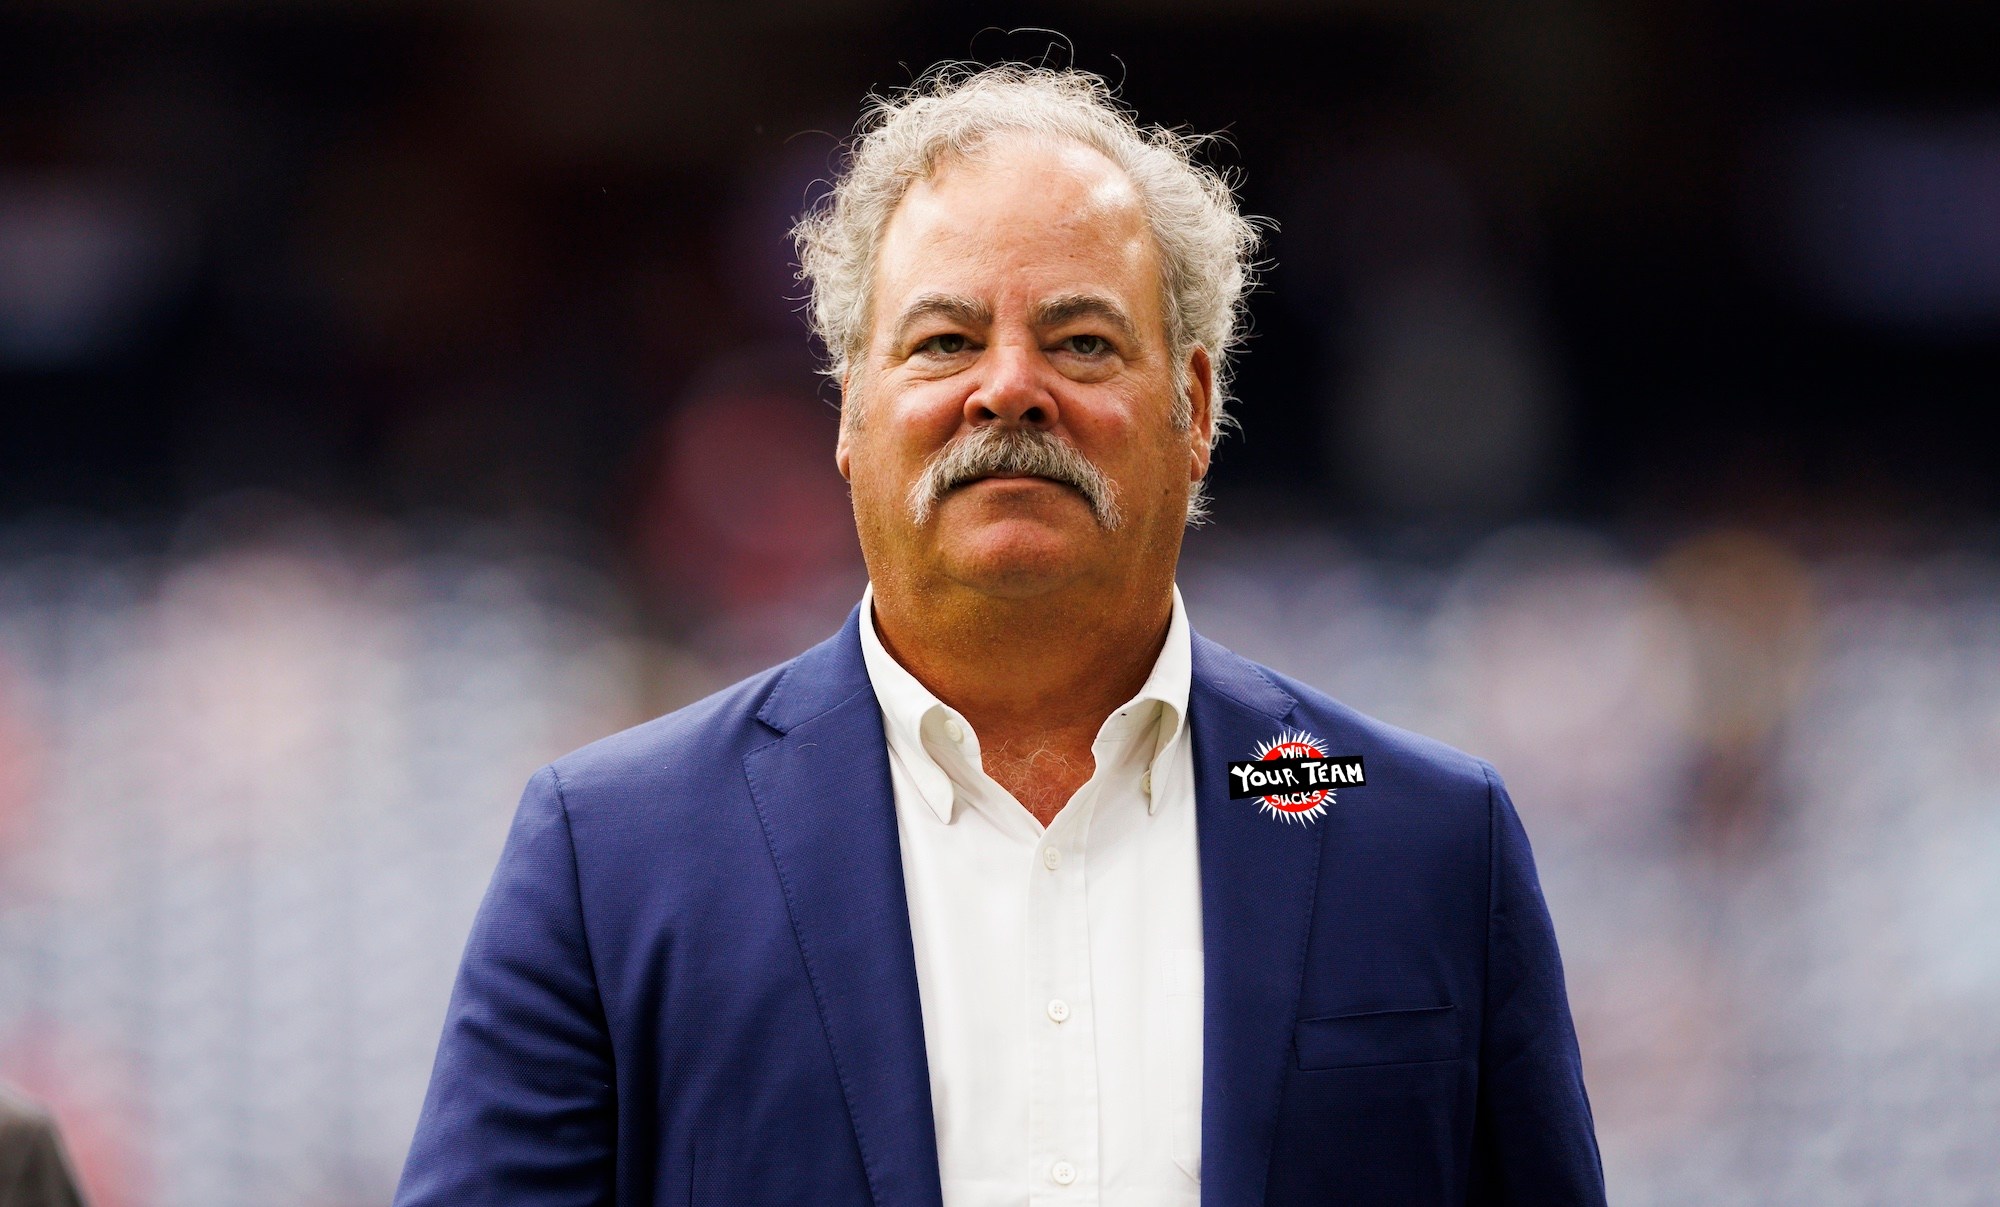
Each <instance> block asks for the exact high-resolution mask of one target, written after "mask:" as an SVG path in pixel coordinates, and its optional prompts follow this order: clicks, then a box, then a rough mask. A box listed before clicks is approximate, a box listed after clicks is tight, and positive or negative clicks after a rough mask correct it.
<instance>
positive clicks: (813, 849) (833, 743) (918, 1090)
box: [743, 608, 943, 1207]
mask: <svg viewBox="0 0 2000 1207" xmlns="http://www.w3.org/2000/svg"><path fill="white" fill-rule="evenodd" d="M859 618H860V609H858V608H857V609H855V611H854V612H852V613H850V614H849V615H848V618H847V624H846V625H845V626H844V627H843V628H842V629H841V631H840V633H839V634H837V635H836V636H835V637H833V638H832V639H831V640H829V641H827V642H825V643H823V644H821V645H819V646H816V647H814V648H813V649H811V650H809V651H807V652H806V653H805V654H803V655H801V656H800V657H799V659H798V660H797V661H796V662H794V663H793V664H792V666H791V667H790V668H789V669H788V670H787V671H786V672H785V673H784V674H783V675H782V676H781V677H780V678H779V680H778V682H777V684H776V686H775V687H773V688H772V691H771V694H770V696H769V697H767V698H766V699H765V701H764V706H763V707H762V708H761V709H760V710H759V711H758V714H757V718H758V720H760V721H762V722H764V723H765V724H766V725H768V726H770V727H771V728H772V729H775V730H777V731H778V732H779V733H780V734H781V735H782V736H780V737H779V738H778V739H777V740H776V741H774V742H771V743H770V744H768V745H765V746H761V747H759V748H757V749H755V750H753V751H751V752H750V753H749V754H748V755H746V756H744V760H743V766H744V771H745V773H746V774H747V775H748V776H749V781H750V791H751V795H752V796H753V797H754V798H755V801H756V805H757V816H758V820H759V821H760V822H761V823H762V824H763V827H764V838H765V841H766V842H767V843H768V844H769V845H770V848H771V859H772V861H773V862H774V863H776V865H777V868H778V877H779V880H780V882H781V883H782V884H783V886H784V893H785V907H786V909H787V910H788V911H789V913H790V915H791V921H792V929H793V932H794V933H795V935H796V936H797V938H798V944H799V952H800V954H801V955H802V956H803V957H804V959H805V966H806V974H807V976H808V977H809V978H810V979H811V981H812V989H813V996H814V998H815V1000H816V1002H817V1004H818V1006H819V1015H820V1021H821V1023H822V1024H823V1025H824V1026H825V1028H826V1038H827V1044H828V1046H829V1047H830V1048H831V1049H832V1052H833V1061H834V1067H835V1070H836V1072H837V1073H838V1074H839V1077H840V1086H841V1090H842V1092H843V1093H844V1094H845V1095H846V1098H847V1110H848V1114H849V1115H850V1116H851V1118H852V1121H853V1124H854V1137H855V1140H856V1142H857V1143H858V1144H859V1146H860V1149H861V1159H862V1165H863V1167H864V1168H865V1169H866V1171H867V1174H868V1185H869V1189H870V1190H871V1191H872V1192H873V1195H874V1198H875V1202H876V1204H877V1205H878V1207H903V1205H905V1204H912V1205H919V1207H923V1205H929V1207H938V1205H940V1204H941V1203H942V1201H943V1194H942V1191H941V1189H940V1185H939V1175H938V1159H937V1132H936V1122H935V1119H934V1117H933V1115H932V1112H931V1085H930V1069H929V1065H928V1063H927V1062H926V1060H925V1057H924V1027H923V1010H922V1004H921V1002H920V1000H919V998H918V995H917V966H916V956H915V949H914V945H913V943H912V941H911V938H910V912H909V904H908V899H907V898H906V897H905V896H904V891H903V863H902V848H901V844H900V842H899V841H898V839H897V836H896V810H895V798H894V796H893V795H892V791H893V790H892V789H891V787H890V782H889V760H888V753H887V744H886V742H885V740H884V738H883V733H882V711H881V708H880V706H879V705H878V704H877V703H876V700H875V693H874V690H873V689H872V687H871V686H870V684H869V681H868V672H867V668H866V666H865V665H864V664H863V662H862V659H861V643H860V636H859V632H860V630H859V628H858V625H859V623H860V619H859Z"/></svg>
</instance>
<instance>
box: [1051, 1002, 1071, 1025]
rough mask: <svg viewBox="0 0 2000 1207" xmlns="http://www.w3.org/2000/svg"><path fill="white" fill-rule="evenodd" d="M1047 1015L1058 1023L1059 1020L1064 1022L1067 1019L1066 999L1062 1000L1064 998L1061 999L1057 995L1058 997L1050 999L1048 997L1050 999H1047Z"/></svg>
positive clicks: (1067, 1004) (1067, 1006)
mask: <svg viewBox="0 0 2000 1207" xmlns="http://www.w3.org/2000/svg"><path fill="white" fill-rule="evenodd" d="M1049 1017H1050V1018H1052V1019H1054V1020H1056V1021H1057V1022H1059V1023H1060V1022H1066V1021H1068V1019H1069V1003H1068V1002H1066V1001H1064V1000H1062V999H1061V998H1059V997H1058V998H1052V999H1050V1001H1049Z"/></svg>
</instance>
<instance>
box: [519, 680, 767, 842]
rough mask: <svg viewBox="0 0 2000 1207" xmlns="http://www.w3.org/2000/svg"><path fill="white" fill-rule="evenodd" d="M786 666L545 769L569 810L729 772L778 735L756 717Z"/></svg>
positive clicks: (600, 741) (604, 740)
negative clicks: (742, 759) (609, 798)
mask: <svg viewBox="0 0 2000 1207" xmlns="http://www.w3.org/2000/svg"><path fill="white" fill-rule="evenodd" d="M795 661H796V660H795ZM792 666H793V663H791V662H787V663H783V664H781V665H778V666H774V667H771V668H769V669H767V670H764V671H761V672H759V673H757V674H755V675H752V676H750V677H749V678H747V679H744V680H742V681H740V682H738V683H734V684H732V685H730V686H729V687H725V688H723V689H722V690H721V691H718V692H715V693H713V694H711V695H709V696H707V697H704V698H703V699H700V700H697V701H695V702H694V703H692V704H689V705H686V706H684V707H682V708H678V709H676V710H674V711H673V712H670V713H667V714H666V715H664V716H659V717H655V718H653V719H652V720H650V721H644V722H641V723H640V724H638V725H634V726H633V727H631V728H630V729H626V730H621V731H620V732H618V733H614V734H611V735H609V736H608V737H603V738H599V739H598V740H597V741H595V742H591V743H590V744H588V745H586V746H582V747H579V748H578V749H576V750H572V751H570V752H569V753H568V754H565V755H563V756H562V757H560V758H557V759H555V760H553V761H552V762H551V763H550V764H549V765H548V769H547V770H548V772H549V773H550V774H551V775H552V776H553V778H554V781H555V784H556V786H557V789H558V790H559V791H560V792H561V793H562V796H563V800H564V803H565V804H566V805H567V806H568V807H569V808H570V809H571V811H572V812H574V811H575V810H576V809H577V808H579V807H587V806H588V805H589V804H590V803H591V802H592V801H594V800H601V799H603V798H605V797H607V796H610V797H623V796H627V795H629V794H632V793H635V792H638V793H643V794H646V795H648V796H653V795H655V792H654V790H657V789H659V788H662V787H666V786H670V785H675V784H678V783H685V782H686V781H689V780H699V779H702V778H704V777H705V776H709V775H712V774H714V772H715V771H717V770H718V769H727V770H733V769H736V768H738V767H739V766H740V760H741V758H742V756H743V754H744V753H745V752H747V751H748V750H750V749H751V748H752V747H754V746H757V745H761V744H762V743H764V742H768V741H770V740H771V739H772V738H774V737H775V736H777V735H776V734H775V733H774V732H773V731H772V730H771V729H770V728H768V727H767V726H765V725H764V724H763V723H762V722H761V721H759V720H758V719H757V713H758V710H759V709H760V708H761V707H762V705H763V702H764V701H765V700H766V699H767V698H768V697H769V696H770V695H771V692H772V690H773V689H774V688H775V687H776V685H777V683H778V681H779V680H780V679H781V678H782V677H783V676H784V675H785V673H786V672H787V671H788V670H789V669H791V667H792Z"/></svg>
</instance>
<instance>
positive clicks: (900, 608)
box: [874, 581, 1173, 825]
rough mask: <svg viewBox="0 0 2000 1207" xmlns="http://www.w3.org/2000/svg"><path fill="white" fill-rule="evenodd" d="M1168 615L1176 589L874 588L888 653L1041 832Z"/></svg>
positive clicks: (1085, 775) (1144, 673)
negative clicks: (1063, 594)
mask: <svg viewBox="0 0 2000 1207" xmlns="http://www.w3.org/2000/svg"><path fill="white" fill-rule="evenodd" d="M1172 618H1173V589H1172V584H1171V581H1169V582H1168V583H1167V584H1166V586H1165V589H1164V590H1154V591H1149V592H1146V593H1145V594H1144V595H1142V596H1141V597H1140V598H1137V599H1126V600H1120V601H1118V605H1117V606H1115V607H1106V606H1105V601H1104V599H1103V598H1102V597H1101V596H1100V597H1098V598H1096V599H1094V600H1089V599H1086V600H1081V601H1077V602H1075V603H1071V602H1068V601H1065V600H1062V599H1048V598H1038V599H1030V600H1008V599H992V598H990V597H984V596H976V597H967V596H963V595H959V594H958V593H945V595H944V597H943V598H935V597H930V598H906V597H903V596H902V595H901V594H900V593H898V592H896V591H895V590H893V588H892V589H891V590H890V591H887V592H885V591H883V590H882V585H881V584H878V585H877V588H876V592H875V617H874V621H875V630H876V632H877V634H879V635H880V636H881V638H882V644H883V646H884V648H886V649H887V650H888V651H889V653H890V655H891V656H892V657H894V658H895V659H896V661H897V662H899V663H901V664H902V666H903V667H904V668H905V669H906V670H908V671H909V672H910V673H911V674H912V675H914V676H915V677H916V679H917V681H918V682H920V683H922V684H923V685H924V686H925V687H927V688H929V689H930V691H931V693H932V694H933V695H935V696H936V697H937V698H938V699H940V700H942V701H944V702H945V703H946V704H948V705H950V706H951V707H953V708H955V709H957V710H958V712H959V713H960V714H961V715H962V716H964V717H965V719H966V720H967V721H968V722H970V723H971V725H972V728H973V732H975V733H977V734H978V735H979V745H980V753H981V762H982V763H983V764H984V766H985V768H986V773H987V774H988V775H990V776H992V777H993V778H994V779H995V780H996V781H998V782H999V783H1000V785H1001V786H1002V787H1004V788H1006V789H1007V790H1008V791H1010V792H1012V793H1013V794H1014V796H1015V798H1016V799H1017V800H1019V801H1020V802H1021V803H1022V804H1023V805H1024V806H1026V807H1027V809H1028V810H1029V812H1031V813H1033V814H1034V815H1035V817H1036V819H1037V820H1039V821H1041V822H1042V824H1044V825H1047V824H1048V822H1049V820H1050V819H1051V818H1053V817H1054V816H1055V814H1056V813H1057V812H1058V811H1059V810H1061V808H1062V806H1063V805H1064V803H1066V802H1067V801H1068V800H1069V798H1070V796H1071V795H1073V794H1074V793H1075V792H1076V790H1077V789H1078V788H1080V787H1082V786H1083V784H1084V783H1085V782H1086V781H1087V780H1088V779H1089V778H1090V775H1091V772H1092V770H1093V769H1094V761H1093V758H1092V755H1091V745H1092V743H1093V742H1094V741H1095V740H1096V738H1097V733H1098V730H1099V729H1100V728H1101V727H1102V726H1103V724H1104V720H1105V718H1106V717H1108V716H1110V715H1111V712H1112V710H1114V709H1116V708H1117V707H1118V706H1119V705H1121V704H1124V703H1125V702H1126V701H1128V700H1130V699H1131V698H1132V697H1133V696H1135V695H1137V694H1138V691H1139V689H1140V688H1141V687H1143V686H1144V685H1145V682H1146V679H1147V677H1148V676H1149V675H1150V674H1151V673H1152V670H1153V665H1154V663H1155V662H1157V661H1158V659H1159V656H1160V648H1161V645H1162V643H1163V642H1164V641H1165V640H1166V635H1167V627H1168V625H1169V623H1170V622H1171V620H1172Z"/></svg>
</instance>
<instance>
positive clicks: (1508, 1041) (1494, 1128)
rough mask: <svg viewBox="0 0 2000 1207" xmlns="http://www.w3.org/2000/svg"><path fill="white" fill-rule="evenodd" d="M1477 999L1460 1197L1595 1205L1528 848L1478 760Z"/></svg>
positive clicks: (1586, 1111) (1575, 1077) (1563, 1001)
mask: <svg viewBox="0 0 2000 1207" xmlns="http://www.w3.org/2000/svg"><path fill="white" fill-rule="evenodd" d="M1486 776H1487V792H1488V802H1489V806H1488V808H1489V823H1488V824H1489V825H1490V827H1491V840H1490V844H1489V852H1490V853H1489V856H1488V857H1489V859H1490V860H1491V867H1490V871H1489V876H1490V888H1489V894H1490V896H1489V900H1488V903H1487V931H1486V1001H1485V1011H1484V1019H1485V1023H1484V1031H1483V1034H1482V1036H1481V1042H1480V1057H1479V1107H1478V1116H1477V1118H1476V1120H1475V1121H1474V1123H1473V1170H1472V1184H1471V1194H1470V1196H1469V1198H1470V1201H1471V1202H1472V1203H1475V1204H1507V1205H1509V1207H1512V1205H1516V1204H1522V1205H1525V1204H1534V1205H1535V1207H1558V1205H1563V1207H1567V1205H1569V1204H1593V1205H1595V1204H1602V1203H1603V1202H1604V1201H1605V1200H1604V1169H1603V1165H1602V1162H1601V1160H1600V1158H1599V1156H1598V1151H1597V1133H1596V1129H1595V1127H1594V1125H1593V1124H1592V1122H1591V1117H1590V1100H1589V1098H1588V1097H1587V1096H1586V1095H1585V1093H1584V1088H1583V1060H1582V1056H1581V1054H1580V1053H1579V1052H1578V1050H1577V1046H1576V1028H1575V1025H1574V1024H1573V1023H1572V1022H1571V1021H1570V1013H1569V996H1568V994H1567V992H1566V991H1565V990H1564V988H1563V971H1562V956H1561V955H1560V954H1559V953H1558V952H1557V950H1556V935H1555V928H1554V927H1553V926H1552V925H1551V924H1550V922H1549V909H1548V905H1547V903H1546V902H1544V901H1543V899H1542V887H1541V882H1540V880H1539V879H1538V878H1537V877H1536V875H1535V857H1534V853H1533V852H1532V851H1531V850H1530V849H1529V847H1528V835H1527V832H1526V831H1525V830H1523V829H1522V828H1521V819H1520V816H1519V815H1518V814H1517V813H1515V811H1514V802H1513V801H1512V800H1510V799H1509V798H1508V796H1507V788H1506V786H1505V785H1504V784H1502V783H1501V782H1500V777H1499V776H1498V775H1496V774H1494V773H1493V770H1492V768H1490V767H1489V768H1487V770H1486Z"/></svg>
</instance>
